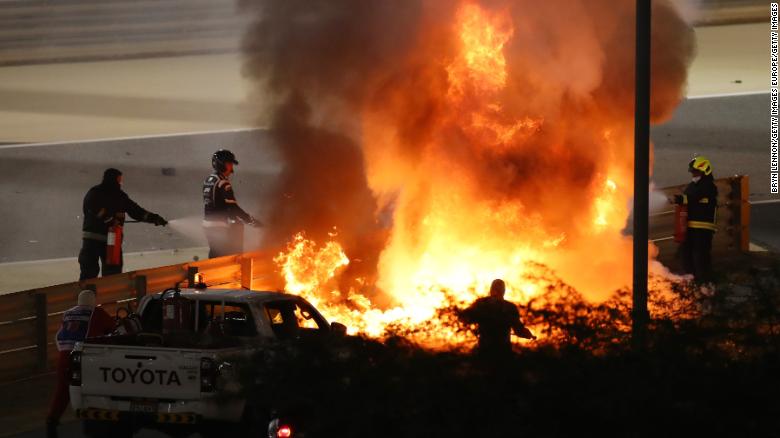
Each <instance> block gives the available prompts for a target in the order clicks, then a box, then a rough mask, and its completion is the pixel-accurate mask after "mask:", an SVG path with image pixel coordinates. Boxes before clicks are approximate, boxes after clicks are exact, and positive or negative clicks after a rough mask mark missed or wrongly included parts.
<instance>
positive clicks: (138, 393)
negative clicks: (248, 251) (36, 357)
mask: <svg viewBox="0 0 780 438" xmlns="http://www.w3.org/2000/svg"><path fill="white" fill-rule="evenodd" d="M176 298H177V299H179V300H189V301H191V303H189V304H191V305H188V306H186V307H184V308H186V309H188V312H189V314H188V315H184V316H185V317H186V318H184V321H185V324H186V325H187V326H189V325H190V324H191V330H189V332H187V331H186V330H185V332H184V333H182V332H181V331H179V332H177V333H170V331H169V332H168V333H166V329H165V327H164V313H165V312H168V311H169V310H170V311H172V309H168V307H165V306H167V304H166V303H167V302H166V301H165V297H164V294H156V295H148V296H146V297H144V298H143V299H142V300H141V302H140V303H139V306H138V314H139V317H140V331H138V332H136V333H131V334H123V335H112V336H105V337H100V338H90V339H87V340H85V341H84V342H83V343H79V344H77V345H76V347H75V348H74V350H73V353H72V354H71V364H70V365H71V370H70V373H71V374H70V375H71V382H70V384H71V386H70V397H71V403H72V406H73V409H74V410H75V411H76V415H77V417H78V418H79V419H81V420H82V422H83V426H84V433H85V435H87V436H111V437H113V438H118V437H121V436H131V435H132V434H133V433H134V432H135V431H136V430H137V429H139V428H141V427H145V428H154V429H159V430H162V431H165V432H167V433H169V434H171V435H173V436H176V435H180V436H187V435H188V434H189V433H191V432H192V425H197V428H198V430H199V431H200V432H201V434H202V435H204V434H207V433H204V431H207V430H209V428H208V427H207V426H208V425H219V426H220V427H216V428H214V430H215V434H217V435H220V436H225V430H226V429H225V427H224V426H226V425H227V424H226V423H230V424H229V425H227V426H231V427H233V429H231V430H234V431H237V432H238V433H236V432H233V433H235V434H236V435H247V434H249V435H250V436H261V434H262V432H261V431H264V428H265V426H266V425H267V413H263V412H258V409H262V407H259V406H258V405H259V404H261V403H259V402H257V401H255V402H253V401H252V400H251V398H253V397H250V396H248V395H247V394H248V392H247V391H246V388H243V387H242V382H245V380H243V381H242V379H240V378H239V377H238V376H239V375H240V374H241V373H240V372H239V371H242V370H238V369H237V368H240V367H241V364H242V363H249V362H248V361H247V360H246V359H247V358H249V357H251V356H252V355H253V354H257V353H258V352H259V351H262V350H263V349H264V348H269V346H270V345H273V344H274V343H277V344H278V343H279V342H280V341H283V340H290V339H300V338H301V337H307V336H309V337H313V338H317V337H321V336H331V335H334V334H335V335H343V334H344V333H345V331H346V328H345V327H344V326H343V325H341V324H338V323H333V324H329V323H328V322H327V321H326V320H325V318H323V317H322V315H321V314H320V313H319V312H318V311H317V310H316V309H315V308H314V307H313V306H312V305H311V304H309V303H308V302H307V301H306V300H304V299H303V298H301V297H298V296H294V295H289V294H285V293H280V292H255V291H247V290H215V289H208V290H199V289H182V290H181V291H178V292H177V294H176ZM169 316H170V315H169ZM180 328H181V327H180ZM185 328H187V327H185ZM245 374H246V373H244V374H243V375H245ZM255 392H257V391H254V390H253V391H251V393H255ZM253 420H256V421H253ZM187 426H190V427H187ZM250 430H251V432H250ZM233 433H231V434H230V435H232V434H233Z"/></svg>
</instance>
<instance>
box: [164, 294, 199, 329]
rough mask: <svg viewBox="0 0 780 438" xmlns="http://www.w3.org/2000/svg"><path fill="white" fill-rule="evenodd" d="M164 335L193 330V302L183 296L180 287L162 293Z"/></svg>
mask: <svg viewBox="0 0 780 438" xmlns="http://www.w3.org/2000/svg"><path fill="white" fill-rule="evenodd" d="M160 299H161V300H162V309H163V312H162V314H163V320H162V332H163V335H171V334H181V333H187V332H191V331H192V330H193V322H192V317H193V312H192V310H193V302H192V300H188V299H186V298H184V297H182V296H181V293H180V292H179V290H178V289H168V290H166V291H165V292H163V293H162V296H161V298H160Z"/></svg>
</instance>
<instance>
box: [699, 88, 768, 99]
mask: <svg viewBox="0 0 780 438" xmlns="http://www.w3.org/2000/svg"><path fill="white" fill-rule="evenodd" d="M758 94H769V90H765V91H744V92H738V93H722V94H700V95H698V96H687V97H686V99H687V100H696V99H717V98H718V97H738V96H755V95H758Z"/></svg>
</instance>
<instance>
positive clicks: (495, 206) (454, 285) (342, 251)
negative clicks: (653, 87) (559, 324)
mask: <svg viewBox="0 0 780 438" xmlns="http://www.w3.org/2000/svg"><path fill="white" fill-rule="evenodd" d="M444 4H448V3H444ZM453 4H456V5H457V6H456V7H455V8H454V9H453V10H452V13H451V15H447V14H446V13H444V14H443V15H444V16H445V17H449V19H448V20H444V21H442V20H441V19H439V18H437V19H432V21H431V23H430V25H429V26H422V27H421V29H420V30H418V33H417V34H416V37H415V38H416V39H413V42H411V43H408V50H406V51H405V52H403V53H401V54H397V56H395V57H393V58H392V62H390V61H388V62H387V64H383V65H382V67H381V68H380V67H377V68H376V69H374V67H365V68H366V69H368V71H369V72H370V74H366V77H365V78H357V77H353V79H354V80H356V81H361V80H362V85H361V87H360V89H361V90H363V91H362V94H360V97H359V98H355V97H354V96H352V94H351V93H350V92H349V91H338V92H337V91H334V92H333V93H334V95H336V96H338V98H339V99H343V100H344V101H345V102H348V105H347V106H348V107H350V108H354V109H355V111H356V112H354V113H351V112H348V111H347V112H344V113H342V112H341V111H340V110H339V109H336V110H334V108H340V106H339V105H335V106H333V102H331V101H330V100H328V99H322V101H323V102H328V103H327V104H323V105H324V107H327V108H329V109H330V110H332V112H334V113H338V114H340V117H346V116H345V115H344V114H345V113H349V114H352V115H357V116H359V120H360V122H359V129H357V130H358V131H359V134H353V133H354V127H349V128H345V132H350V133H352V134H350V135H351V136H353V137H354V138H355V141H356V142H357V143H358V144H359V145H360V149H361V150H362V152H363V158H364V163H363V164H364V166H365V175H366V180H367V184H368V187H369V188H370V190H371V194H372V195H373V198H374V199H375V200H376V203H377V204H378V206H377V207H378V208H377V211H378V212H379V213H378V215H379V216H380V219H379V221H385V222H387V223H388V226H387V228H386V229H387V234H386V236H387V238H386V241H385V243H384V246H383V249H382V250H381V254H380V255H379V257H378V260H376V265H377V266H376V273H377V275H376V277H375V278H366V277H361V276H356V277H357V278H356V279H354V281H353V282H352V283H351V284H345V283H344V282H342V281H339V276H340V274H341V273H342V272H344V271H345V270H347V269H352V268H353V263H351V261H350V257H353V256H352V255H351V254H350V251H349V249H350V248H358V247H360V241H359V240H358V239H355V238H354V235H355V234H356V233H354V232H351V231H354V230H340V231H347V232H348V234H351V235H352V236H353V238H351V239H349V243H348V244H347V245H342V243H344V242H346V241H342V238H341V237H340V236H339V235H336V234H335V233H332V234H331V235H330V236H329V237H327V238H326V239H321V240H320V241H319V242H315V241H314V240H311V239H308V238H306V237H305V235H304V234H296V235H295V236H294V238H293V239H292V241H291V242H290V243H289V244H288V246H287V248H286V249H285V250H284V251H283V252H282V253H280V254H279V255H278V256H277V257H276V259H275V261H276V263H277V264H278V266H279V268H280V271H281V273H282V275H283V277H284V279H285V281H286V285H287V286H286V288H287V290H288V291H290V292H292V293H299V294H301V295H303V296H305V297H307V298H308V299H309V300H311V301H312V302H313V303H314V304H315V305H317V307H318V308H320V309H321V310H322V311H323V313H324V314H325V315H326V316H327V317H329V318H330V319H333V320H338V321H342V322H344V323H346V324H347V325H348V326H349V327H350V328H351V330H352V331H353V332H355V331H360V332H363V333H367V334H369V335H372V336H380V335H382V334H383V333H386V332H387V331H388V330H391V331H392V330H398V329H400V330H402V331H403V330H405V331H406V332H407V333H411V335H412V336H413V337H414V338H415V339H417V340H419V341H421V342H423V343H425V344H426V345H430V346H442V345H463V344H466V343H468V342H471V340H472V338H471V337H470V336H468V335H466V334H464V333H462V332H460V331H458V329H457V325H456V324H453V321H452V318H454V316H453V314H452V313H447V312H443V311H442V310H443V309H447V308H453V307H459V308H462V307H464V306H466V305H468V303H470V302H472V301H473V300H474V299H476V298H477V297H478V296H481V295H484V294H485V293H486V290H487V288H488V285H489V284H490V282H491V281H492V280H493V279H495V278H503V279H504V280H505V281H506V282H507V285H508V289H507V298H508V299H510V300H513V301H516V302H526V301H527V300H528V299H530V298H532V297H534V296H536V295H538V294H539V293H541V291H543V290H544V288H545V287H548V286H549V285H548V284H542V283H541V282H540V281H539V280H530V279H531V278H539V276H535V275H533V274H534V271H535V270H537V269H539V266H540V265H544V266H547V267H549V268H550V269H552V270H553V271H554V272H555V273H556V274H557V275H558V276H559V277H560V278H562V279H563V280H564V281H565V282H567V283H568V284H570V285H572V286H573V287H575V288H576V289H577V290H579V291H581V292H583V293H584V294H585V295H586V296H587V297H589V298H590V299H593V300H598V299H603V298H606V297H607V296H608V295H609V294H610V293H611V292H613V291H614V290H616V289H619V288H622V287H626V286H627V285H628V284H629V280H630V275H631V264H630V262H631V238H630V236H629V237H626V236H624V235H623V233H622V230H623V229H624V227H625V224H626V219H627V217H628V215H629V209H628V203H629V199H630V196H631V192H632V184H633V181H632V166H633V160H632V156H631V147H630V145H631V144H632V128H631V121H632V117H631V113H630V112H629V111H622V112H621V111H620V110H618V109H616V108H615V107H618V108H619V109H625V107H624V108H620V106H621V105H628V104H627V102H630V99H629V98H627V97H626V96H630V93H625V92H623V91H622V89H620V86H618V84H616V83H610V80H611V78H610V75H611V74H613V70H611V69H610V67H609V66H606V64H605V62H604V60H603V59H602V58H603V57H604V56H606V55H605V54H604V50H605V49H604V47H606V46H607V45H608V44H606V43H603V42H602V41H601V40H600V38H601V39H606V40H608V41H612V40H611V39H609V38H614V37H612V36H604V35H605V34H606V31H602V30H601V29H597V28H596V27H595V26H593V27H592V28H590V27H589V28H587V29H584V28H583V26H586V24H583V23H579V24H577V26H575V27H576V29H573V30H574V31H576V30H578V31H580V32H581V34H577V35H576V36H575V34H571V35H570V37H571V38H576V40H571V41H567V42H565V43H564V42H561V40H562V38H563V36H562V35H563V31H561V30H560V29H561V27H560V26H559V27H557V28H556V29H558V30H557V31H556V30H552V31H550V30H548V29H543V28H542V27H541V26H542V25H541V24H537V25H534V23H533V21H532V20H531V19H526V18H524V15H523V13H524V11H523V9H522V7H521V6H518V5H517V4H514V3H512V2H509V1H503V2H502V1H495V2H490V6H485V5H484V4H483V3H481V2H478V1H476V0H473V1H472V0H463V1H460V2H459V3H454V2H453ZM437 5H439V7H441V4H439V3H437ZM575 5H579V2H576V3H575ZM540 8H541V6H540ZM423 9H425V8H423ZM434 9H436V11H437V12H441V11H442V9H441V8H439V9H437V8H434ZM542 9H543V8H542ZM575 9H576V8H575ZM443 10H445V11H447V10H449V9H448V8H446V7H444V8H443ZM604 10H606V8H605V9H604ZM618 10H620V8H618ZM550 12H551V11H550ZM580 12H582V11H580ZM269 14H270V13H269ZM586 16H587V14H585V13H584V12H583V14H582V18H583V20H585V21H587V20H586V19H585V17H586ZM537 18H538V17H537ZM611 18H615V17H611ZM437 20H438V21H437ZM542 21H543V20H542ZM361 29H362V28H361ZM544 31H547V32H549V33H544ZM539 39H543V40H544V41H545V44H540V43H539V41H538V40H539ZM547 43H548V44H547ZM619 43H622V41H619ZM610 44H618V42H610ZM586 51H589V53H590V54H589V55H587V56H586V55H585V54H584V53H583V52H586ZM548 52H549V53H548ZM622 61H624V62H625V61H627V60H625V59H624V60H622ZM615 62H616V61H615ZM562 63H566V67H567V70H566V71H567V72H568V74H571V75H577V80H572V79H571V78H569V77H566V75H562V74H561V73H560V72H561V68H560V67H559V64H562ZM599 65H601V66H602V67H601V68H599V67H597V66H599ZM293 70H294V68H293ZM621 71H623V73H625V72H626V71H630V69H623V70H621ZM323 74H324V75H327V72H325V73H323ZM291 77H293V78H296V76H295V75H294V74H291ZM303 77H306V76H303ZM286 79H287V78H284V79H279V81H281V82H284V80H286ZM625 80H626V81H628V78H625ZM683 80H684V75H683ZM290 83H291V84H294V86H295V87H296V88H295V90H296V92H300V91H301V89H304V90H305V89H306V85H305V84H307V82H306V81H296V79H291V80H290ZM661 83H663V81H661ZM339 85H341V82H340V80H338V81H334V84H333V86H334V88H336V89H339V88H338V87H339ZM681 85H682V82H681V81H680V80H679V78H678V79H677V82H675V83H674V84H673V85H672V86H670V87H671V88H675V87H676V88H677V93H678V94H679V88H680V86H681ZM292 86H293V85H291V87H292ZM616 87H617V89H618V91H615V88H616ZM661 88H662V89H663V87H661ZM339 90H340V89H339ZM629 91H630V90H629ZM323 92H325V93H327V92H326V91H323V88H322V87H312V90H311V91H310V92H309V93H308V97H310V98H312V99H315V100H316V99H317V96H320V94H321V93H323ZM338 93H342V94H341V95H340V94H338ZM661 94H664V93H661ZM664 95H665V96H667V97H668V96H671V95H674V93H673V92H666V93H665V94H664ZM337 100H338V99H337ZM672 100H673V99H672ZM675 103H676V102H675ZM328 105H331V106H328ZM667 106H668V108H665V111H667V112H668V110H669V109H670V108H672V107H673V106H674V105H673V104H667ZM628 108H630V107H628ZM656 111H657V110H656ZM324 114H326V115H325V116H324V117H325V119H326V120H327V117H328V115H329V114H330V113H329V112H328V111H325V112H324ZM317 117H323V116H317ZM334 120H337V119H334ZM334 124H335V122H334ZM346 125H349V124H348V123H347V124H346ZM288 131H289V132H292V130H289V129H288V130H286V131H284V132H288ZM285 135H287V134H285ZM290 135H292V134H290ZM282 140H284V135H282ZM314 140H316V138H315V139H314ZM314 167H316V165H315V166H314ZM321 171H322V174H323V175H327V173H328V170H327V169H325V168H323V169H321ZM345 189H348V188H345ZM330 211H331V210H330V207H329V209H328V210H327V212H330ZM328 214H329V213H328ZM345 214H349V212H345ZM287 220H288V222H289V217H288V218H287ZM309 221H310V222H311V221H316V218H314V219H312V218H310V219H309ZM301 222H302V223H305V222H306V221H301ZM321 225H326V226H328V227H330V226H333V225H337V224H335V223H331V224H321ZM300 231H308V230H307V229H306V227H305V226H304V227H302V228H301V229H300ZM350 232H351V233H350ZM340 242H341V243H340ZM378 297H381V300H378V299H377V298H378ZM372 300H377V301H381V305H380V304H378V303H374V302H372Z"/></svg>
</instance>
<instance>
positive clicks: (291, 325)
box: [265, 300, 329, 339]
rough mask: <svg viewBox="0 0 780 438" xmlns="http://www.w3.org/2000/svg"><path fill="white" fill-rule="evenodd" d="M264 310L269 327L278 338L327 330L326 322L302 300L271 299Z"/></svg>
mask: <svg viewBox="0 0 780 438" xmlns="http://www.w3.org/2000/svg"><path fill="white" fill-rule="evenodd" d="M265 312H266V315H268V320H269V321H270V323H271V329H272V330H273V331H274V334H275V335H276V336H277V337H278V338H280V339H289V338H295V337H298V336H306V335H308V334H319V333H325V332H327V331H328V327H329V326H328V323H327V322H326V321H325V320H324V319H322V318H321V317H320V316H319V315H318V314H317V313H316V312H315V311H314V309H313V308H312V307H311V306H310V305H308V304H306V303H304V302H296V301H292V300H284V301H271V302H268V303H265Z"/></svg>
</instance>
